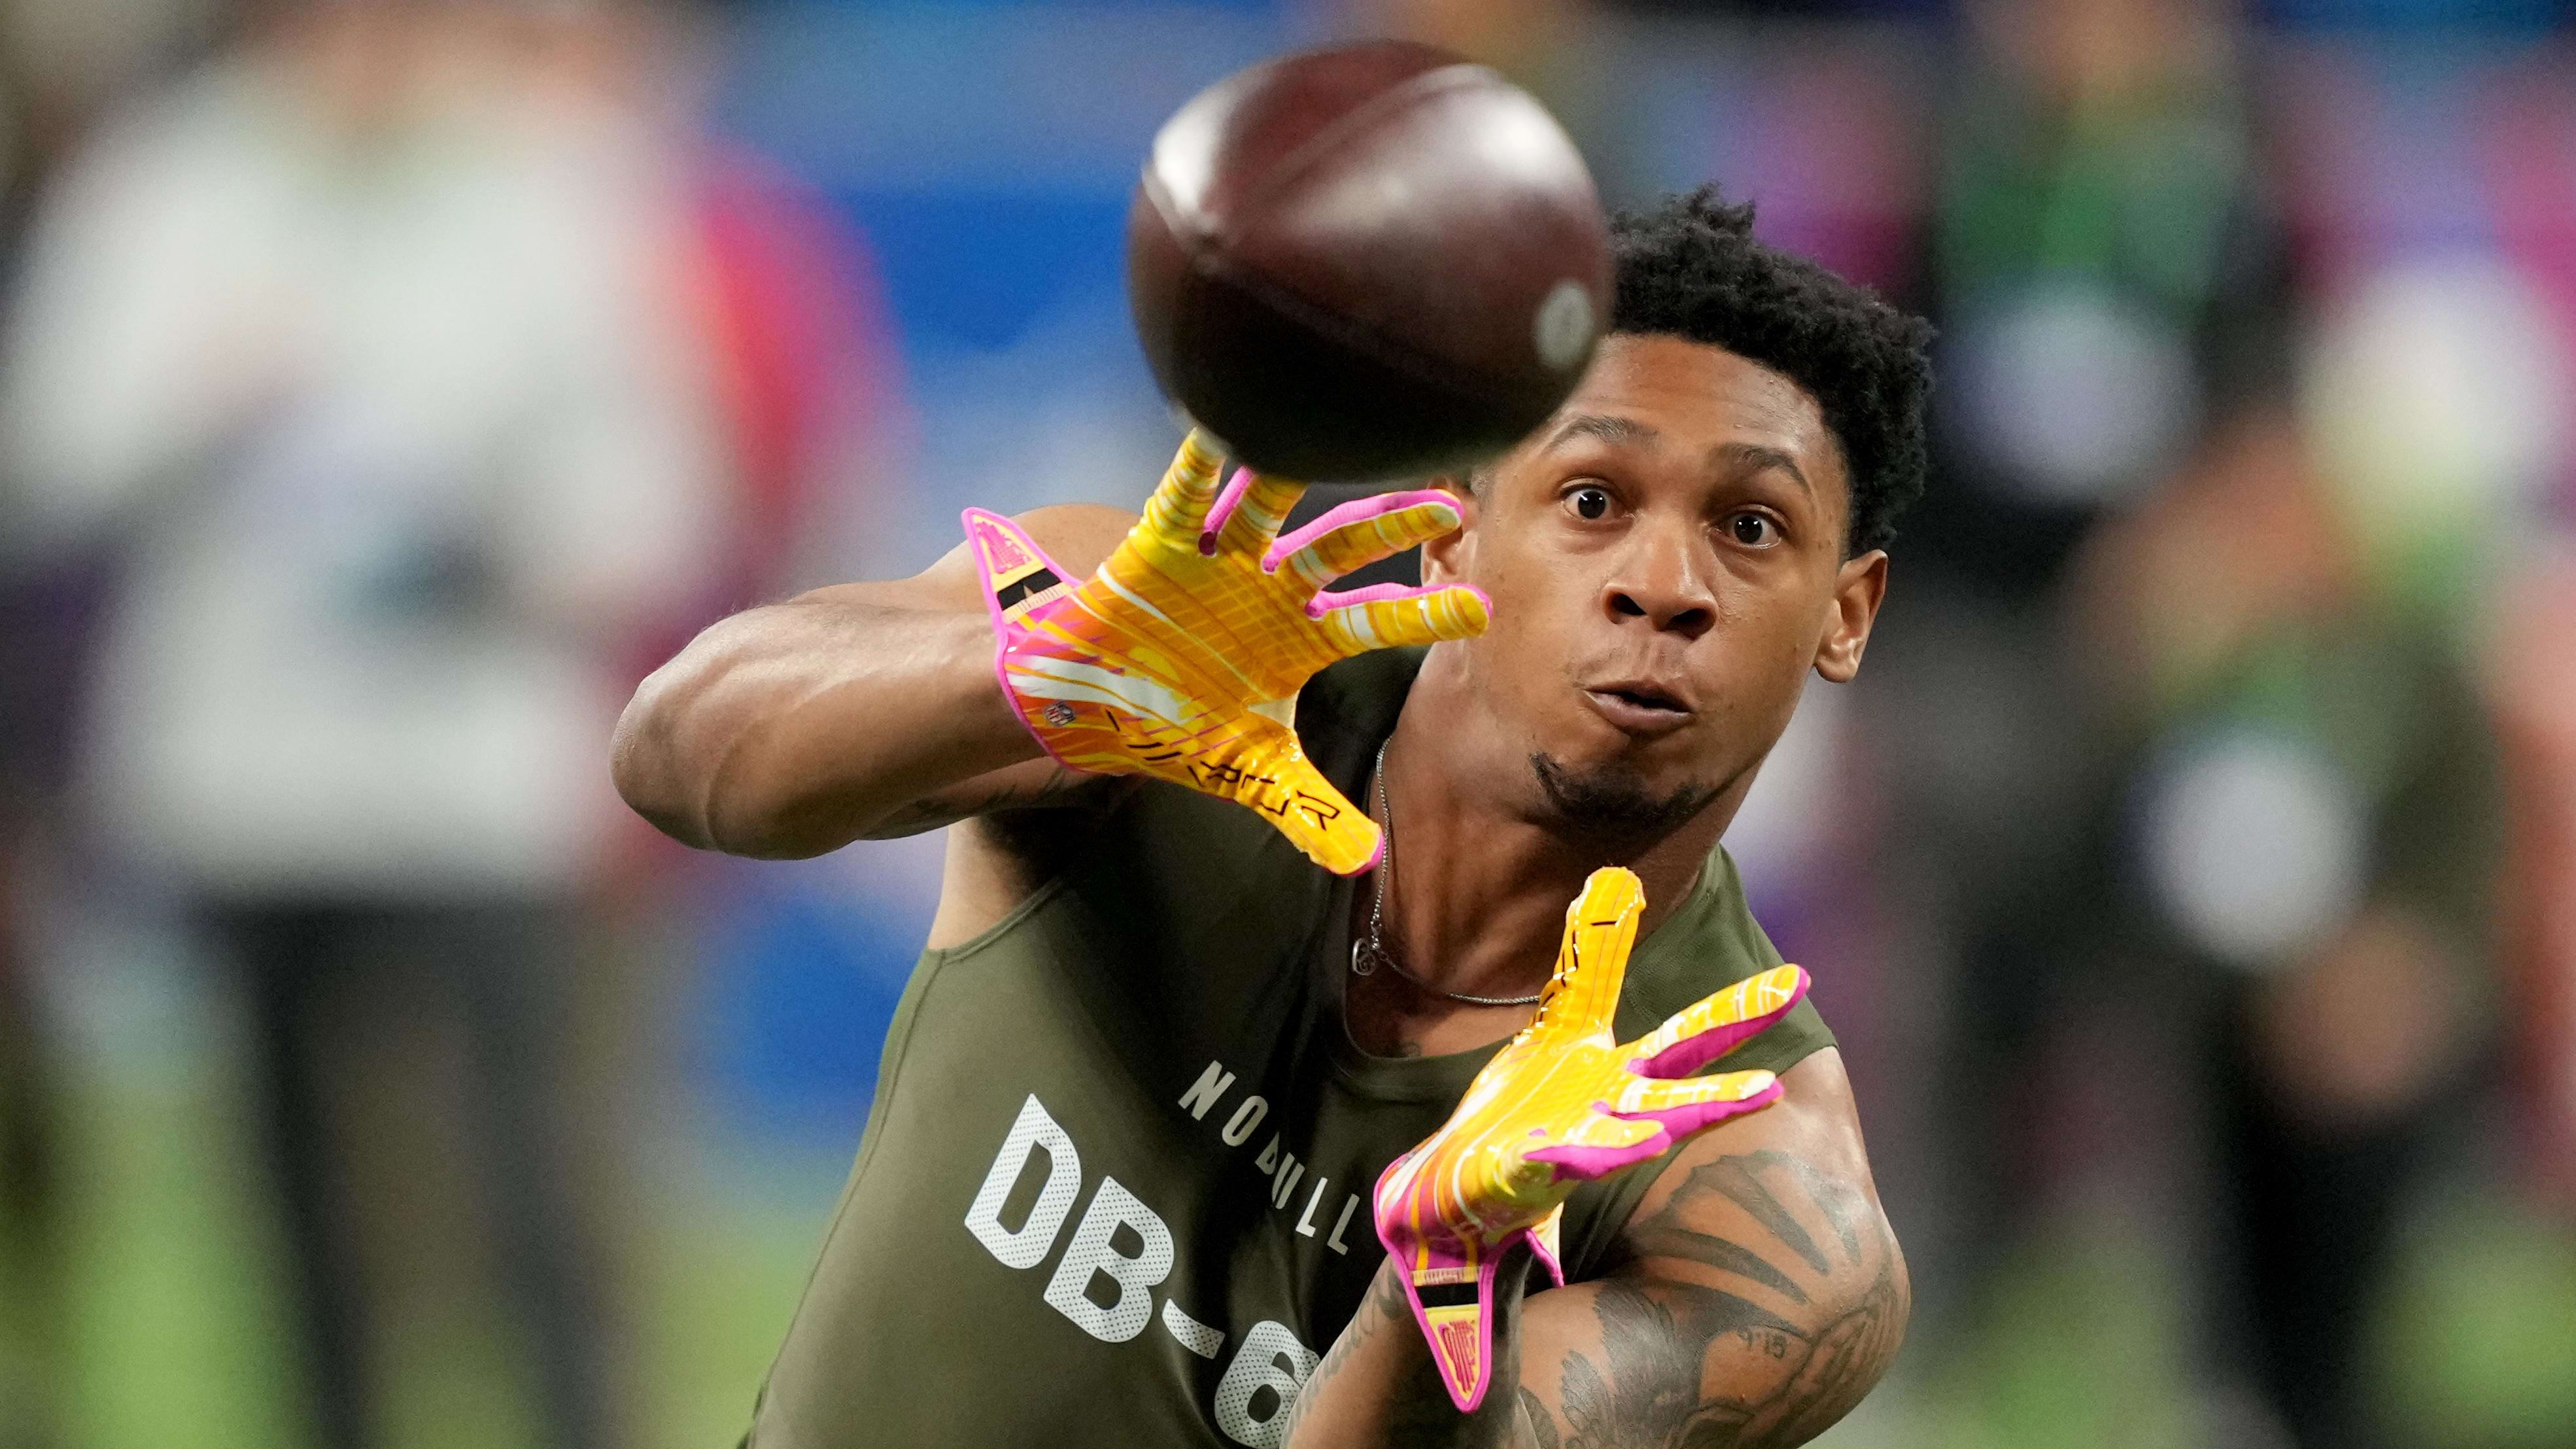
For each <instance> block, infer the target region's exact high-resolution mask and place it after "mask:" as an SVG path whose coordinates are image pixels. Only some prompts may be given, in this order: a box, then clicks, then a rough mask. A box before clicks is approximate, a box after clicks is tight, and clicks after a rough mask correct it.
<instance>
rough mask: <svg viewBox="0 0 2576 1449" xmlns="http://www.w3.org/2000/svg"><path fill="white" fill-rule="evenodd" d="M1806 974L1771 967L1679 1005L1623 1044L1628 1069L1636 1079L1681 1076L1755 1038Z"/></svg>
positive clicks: (1803, 985)
mask: <svg viewBox="0 0 2576 1449" xmlns="http://www.w3.org/2000/svg"><path fill="white" fill-rule="evenodd" d="M1807 985H1808V978H1807V973H1806V972H1805V971H1803V970H1801V969H1800V968H1798V967H1795V966H1774V967H1772V968H1771V969H1770V970H1768V971H1765V972H1763V973H1762V974H1761V975H1759V976H1748V977H1746V978H1745V979H1744V980H1742V981H1739V982H1737V983H1735V984H1734V985H1733V986H1730V987H1728V988H1727V989H1725V990H1724V991H1720V992H1716V993H1713V994H1711V995H1709V996H1706V997H1703V998H1701V999H1700V1000H1698V1001H1696V1002H1693V1003H1692V1004H1691V1005H1689V1006H1686V1007H1683V1008H1682V1009H1681V1010H1680V1011H1677V1012H1675V1013H1673V1014H1672V1015H1671V1016H1670V1017H1668V1018H1666V1019H1665V1021H1664V1024H1663V1025H1661V1026H1659V1027H1656V1028H1655V1029H1654V1030H1653V1031H1650V1032H1648V1033H1646V1034H1645V1035H1644V1036H1641V1037H1639V1038H1637V1039H1636V1040H1635V1041H1634V1042H1631V1043H1629V1045H1628V1048H1627V1051H1626V1056H1627V1058H1628V1070H1630V1071H1632V1072H1635V1073H1636V1074H1637V1075H1639V1076H1641V1077H1686V1076H1689V1075H1690V1074H1691V1073H1693V1072H1695V1071H1698V1070H1699V1069H1700V1068H1701V1067H1704V1066H1706V1065H1708V1064H1709V1063H1710V1062H1713V1061H1716V1060H1717V1059H1718V1058H1719V1057H1722V1056H1724V1055H1726V1054H1727V1053H1728V1052H1731V1051H1733V1050H1735V1049H1736V1048H1737V1047H1739V1046H1742V1045H1743V1044H1744V1043H1745V1042H1747V1041H1750V1040H1752V1039H1753V1038H1754V1037H1757V1036H1760V1035H1761V1034H1762V1033H1763V1031H1764V1030H1765V1029H1767V1028H1768V1027H1769V1026H1770V1025H1771V1023H1773V1022H1775V1021H1778V1020H1779V1019H1780V1018H1781V1017H1783V1016H1786V1015H1787V1014H1788V1012H1789V1008H1791V1007H1793V1006H1795V1005H1797V1004H1798V999H1799V998H1800V997H1802V996H1805V995H1806V994H1807Z"/></svg>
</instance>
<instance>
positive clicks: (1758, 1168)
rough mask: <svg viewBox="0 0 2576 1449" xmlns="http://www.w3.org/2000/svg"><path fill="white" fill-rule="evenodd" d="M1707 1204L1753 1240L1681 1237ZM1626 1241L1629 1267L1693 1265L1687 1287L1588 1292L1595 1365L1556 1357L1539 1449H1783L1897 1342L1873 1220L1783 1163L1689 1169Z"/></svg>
mask: <svg viewBox="0 0 2576 1449" xmlns="http://www.w3.org/2000/svg"><path fill="white" fill-rule="evenodd" d="M1712 1195H1714V1196H1716V1197H1719V1198H1723V1199H1724V1200H1726V1201H1727V1202H1728V1203H1730V1204H1732V1205H1733V1206H1734V1208H1736V1209H1737V1210H1738V1212H1739V1213H1740V1215H1741V1216H1742V1218H1744V1219H1745V1220H1747V1221H1748V1222H1749V1223H1750V1224H1751V1225H1752V1226H1753V1227H1754V1228H1756V1229H1758V1230H1759V1231H1758V1233H1757V1234H1748V1235H1747V1236H1748V1239H1749V1241H1747V1242H1742V1243H1738V1242H1732V1241H1729V1240H1727V1239H1725V1238H1721V1237H1718V1236H1715V1235H1714V1234H1711V1233H1708V1232H1704V1231H1701V1230H1700V1229H1699V1228H1696V1227H1692V1226H1688V1225H1687V1224H1686V1222H1685V1219H1687V1218H1689V1217H1691V1216H1692V1215H1693V1214H1694V1213H1695V1212H1698V1213H1703V1214H1704V1212H1705V1210H1706V1208H1707V1207H1709V1206H1710V1205H1711V1204H1710V1203H1709V1202H1708V1199H1709V1197H1711V1196H1712ZM1703 1220H1704V1219H1703ZM1627 1237H1628V1242H1629V1244H1630V1246H1631V1248H1632V1249H1633V1251H1634V1252H1635V1253H1636V1255H1637V1256H1638V1257H1641V1258H1658V1259H1668V1260H1673V1261H1675V1262H1678V1263H1681V1264H1687V1265H1692V1266H1691V1268H1690V1269H1689V1270H1688V1272H1689V1277H1688V1279H1687V1280H1684V1279H1680V1278H1677V1277H1675V1276H1672V1275H1660V1276H1657V1277H1654V1278H1645V1277H1642V1276H1639V1275H1625V1276H1620V1277H1614V1278H1609V1279H1605V1280H1603V1281H1602V1282H1601V1284H1600V1291H1599V1296H1598V1297H1597V1298H1596V1299H1595V1300H1594V1304H1593V1311H1594V1314H1595V1315H1596V1317H1597V1318H1598V1319H1599V1320H1600V1325H1601V1338H1602V1347H1601V1350H1600V1353H1599V1360H1600V1361H1599V1362H1597V1363H1596V1362H1595V1361H1594V1359H1593V1358H1592V1357H1591V1356H1589V1355H1587V1354H1585V1353H1583V1352H1573V1353H1569V1354H1567V1355H1566V1357H1565V1362H1564V1365H1563V1369H1562V1374H1561V1379H1560V1385H1559V1400H1560V1414H1561V1417H1562V1419H1563V1421H1564V1433H1563V1435H1562V1437H1561V1438H1560V1436H1559V1435H1558V1434H1557V1432H1556V1427H1555V1425H1554V1424H1551V1423H1548V1422H1547V1416H1546V1414H1545V1412H1544V1409H1543V1406H1541V1405H1540V1404H1539V1403H1538V1401H1537V1399H1536V1397H1535V1396H1534V1395H1530V1396H1528V1397H1529V1399H1530V1408H1531V1410H1532V1413H1531V1422H1532V1425H1533V1428H1534V1429H1536V1431H1537V1432H1536V1434H1535V1442H1536V1443H1537V1444H1539V1445H1541V1446H1543V1449H1788V1446H1792V1445H1797V1444H1803V1443H1805V1442H1806V1441H1807V1440H1809V1439H1811V1438H1813V1437H1815V1436H1816V1435H1817V1434H1820V1433H1822V1432H1824V1430H1825V1429H1826V1427H1827V1426H1829V1425H1831V1424H1832V1423H1833V1422H1834V1421H1836V1420H1837V1419H1840V1418H1841V1417H1842V1416H1843V1415H1844V1414H1845V1413H1846V1412H1848V1411H1849V1410H1850V1409H1851V1407H1852V1405H1854V1404H1856V1403H1858V1402H1859V1401H1860V1399H1861V1396H1862V1395H1863V1394H1866V1393H1867V1392H1868V1391H1869V1389H1870V1387H1871V1386H1872V1385H1873V1384H1875V1383H1877V1381H1878V1377H1879V1375H1880V1374H1881V1373H1882V1372H1884V1371H1885V1370H1886V1367H1887V1364H1888V1361H1889V1360H1891V1359H1892V1358H1894V1357H1895V1354H1896V1348H1897V1345H1898V1343H1899V1341H1900V1340H1901V1339H1902V1338H1903V1336H1904V1329H1905V1317H1906V1307H1907V1305H1906V1293H1905V1290H1904V1287H1903V1284H1902V1281H1901V1278H1900V1275H1899V1270H1898V1267H1897V1258H1896V1244H1895V1239H1894V1237H1893V1235H1892V1234H1890V1233H1889V1232H1888V1230H1887V1226H1886V1223H1885V1222H1884V1220H1883V1219H1881V1218H1880V1217H1879V1216H1878V1214H1877V1213H1875V1212H1874V1211H1872V1210H1871V1209H1870V1207H1869V1204H1868V1201H1867V1199H1865V1198H1864V1197H1863V1196H1862V1195H1861V1192H1860V1190H1859V1189H1858V1188H1856V1187H1854V1186H1853V1185H1852V1184H1850V1183H1848V1182H1844V1181H1841V1180H1839V1179H1835V1178H1830V1177H1827V1176H1826V1175H1825V1174H1823V1173H1821V1172H1819V1171H1817V1170H1816V1168H1815V1167H1814V1166H1813V1165H1812V1164H1810V1163H1808V1162H1806V1161H1805V1160H1804V1159H1801V1158H1798V1157H1795V1156H1792V1155H1791V1154H1789V1153H1785V1152H1780V1151H1773V1150H1765V1151H1760V1152H1751V1153H1745V1154H1742V1155H1739V1156H1730V1157H1723V1158H1720V1159H1718V1160H1717V1161H1715V1162H1712V1163H1708V1164H1705V1165H1703V1166H1700V1167H1697V1168H1694V1169H1693V1170H1692V1171H1691V1173H1690V1176H1689V1177H1688V1178H1686V1179H1685V1180H1684V1181H1683V1182H1682V1184H1681V1185H1680V1186H1679V1187H1677V1188H1676V1189H1675V1190H1674V1192H1673V1194H1672V1196H1671V1198H1670V1199H1669V1200H1667V1201H1666V1202H1665V1203H1664V1205H1663V1206H1662V1207H1661V1208H1660V1209H1658V1210H1657V1211H1656V1212H1655V1213H1654V1214H1653V1215H1652V1216H1651V1217H1648V1218H1646V1219H1645V1220H1643V1221H1641V1222H1638V1223H1636V1224H1634V1225H1633V1226H1632V1227H1631V1228H1630V1230H1629V1232H1628V1235H1627ZM1522 1392H1523V1394H1524V1395H1528V1391H1527V1390H1525V1389H1524V1390H1523V1391H1522Z"/></svg>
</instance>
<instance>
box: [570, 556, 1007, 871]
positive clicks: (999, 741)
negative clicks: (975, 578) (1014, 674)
mask: <svg viewBox="0 0 2576 1449" xmlns="http://www.w3.org/2000/svg"><path fill="white" fill-rule="evenodd" d="M888 595H893V596H894V597H887V596H888ZM1041 753H1042V752H1041V751H1040V750H1039V748H1038V746H1037V743H1036V741H1034V740H1033V739H1031V738H1030V736H1029V732H1028V731H1027V730H1026V729H1025V728H1024V727H1022V725H1021V724H1020V721H1019V719H1018V718H1017V717H1016V716H1015V715H1014V714H1013V713H1012V712H1011V710H1010V708H1009V706H1008V705H1007V704H1006V703H1005V701H1004V700H1003V698H1002V694H1001V691H1000V690H999V689H998V688H997V687H996V686H995V684H994V679H993V634H992V629H991V626H990V625H989V624H988V623H987V621H986V618H985V615H984V612H983V610H982V609H981V608H980V607H975V608H971V609H966V608H944V607H939V606H937V605H936V604H929V603H926V602H911V601H903V600H902V599H901V593H900V586H892V587H885V588H872V586H867V585H852V586H846V587H844V588H841V589H834V590H824V591H821V592H819V593H817V594H813V595H808V596H806V597H805V598H802V599H798V600H793V601H791V602H788V603H784V604H778V605H773V606H770V607H768V608H762V609H754V610H752V611H750V612H748V613H745V614H738V615H736V616H734V617H733V618H730V619H727V620H724V621H723V622H721V623H719V624H717V625H715V626H714V627H712V628H710V629H708V630H707V631H706V632H705V633H703V634H701V635H699V636H698V637H697V638H696V639H695V640H693V641H691V642H690V644H689V646H688V647H687V648H685V649H683V650H681V651H680V653H679V654H678V655H677V656H676V657H675V658H673V659H672V660H671V661H670V662H669V663H668V664H665V665H663V666H662V667H661V668H660V669H658V670H656V671H654V673H653V674H652V676H651V677H649V678H647V679H646V680H645V681H644V683H643V685H642V687H640V688H639V689H637V691H636V693H635V698H634V700H633V701H632V702H631V703H629V704H628V705H627V708H626V712H625V715H624V717H623V718H621V719H620V720H619V721H618V727H617V740H616V747H615V761H616V776H617V784H618V789H619V792H620V793H621V794H623V795H624V796H625V797H626V800H627V803H628V804H630V805H632V806H633V807H634V808H635V810H636V812H637V813H638V814H641V815H642V816H643V817H644V818H645V819H647V820H649V821H651V822H652V823H653V824H654V825H655V826H657V827H659V828H660V829H661V830H663V831H664V832H665V833H667V834H669V835H671V836H673V837H674V838H676V839H678V840H680V841H683V842H685V843H687V844H689V845H693V846H698V847H700V848H702V849H714V850H723V851H728V852H731V853H733V854H737V855H754V856H770V857H794V856H809V855H818V854H821V853H823V852H825V851H828V850H833V849H836V848H838V847H840V846H842V845H845V844H847V843H849V842H850V841H852V840H855V839H858V838H860V837H862V836H866V835H868V834H871V833H873V832H876V831H878V830H880V829H883V828H885V827H887V826H888V825H889V824H893V823H896V822H897V821H898V820H899V818H900V817H901V816H902V815H903V812H905V811H906V809H907V808H908V807H911V806H913V805H915V804H916V803H917V802H919V801H921V800H924V799H926V798H928V797H931V796H934V795H936V794H938V793H939V792H940V791H942V790H946V789H949V788H951V787H954V786H956V785H958V784H960V783H962V782H964V781H967V780H970V779H973V778H975V777H977V776H979V775H984V774H986V773H988V772H991V771H994V770H997V769H1001V768H1003V767H1005V766H1009V765H1012V764H1015V763H1018V762H1021V761H1026V760H1034V759H1038V758H1040V757H1041Z"/></svg>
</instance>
